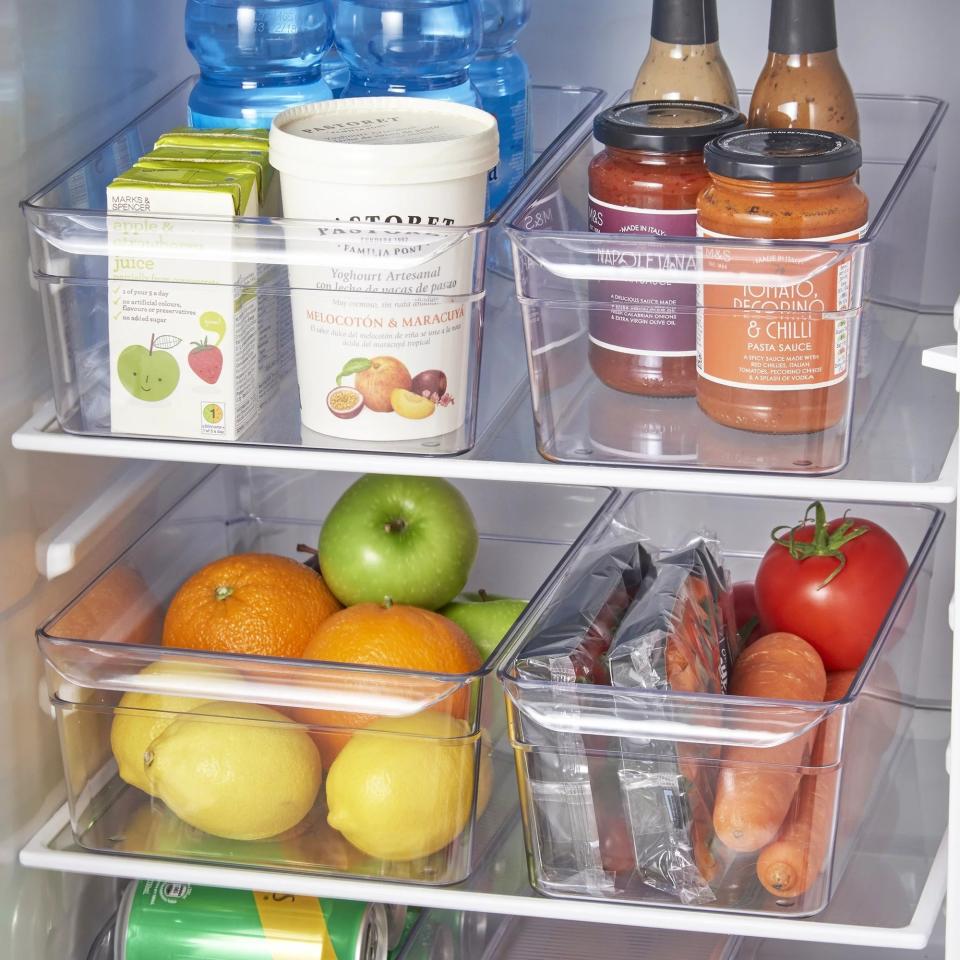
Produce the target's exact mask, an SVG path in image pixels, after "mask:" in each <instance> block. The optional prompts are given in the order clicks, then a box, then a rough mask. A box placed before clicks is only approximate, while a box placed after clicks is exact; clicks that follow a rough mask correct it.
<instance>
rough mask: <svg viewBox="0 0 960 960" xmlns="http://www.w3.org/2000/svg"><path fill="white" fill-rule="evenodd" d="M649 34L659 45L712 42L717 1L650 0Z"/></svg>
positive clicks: (713, 40)
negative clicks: (651, 3) (651, 20)
mask: <svg viewBox="0 0 960 960" xmlns="http://www.w3.org/2000/svg"><path fill="white" fill-rule="evenodd" d="M650 35H651V36H652V37H653V39H654V40H659V41H661V42H662V43H682V44H686V45H688V46H696V45H698V44H701V43H716V42H717V40H718V39H719V38H720V31H719V29H718V27H717V0H653V22H652V23H651V25H650Z"/></svg>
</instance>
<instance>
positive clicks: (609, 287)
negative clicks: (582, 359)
mask: <svg viewBox="0 0 960 960" xmlns="http://www.w3.org/2000/svg"><path fill="white" fill-rule="evenodd" d="M589 201H590V209H589V215H590V232H591V233H611V234H623V235H627V234H642V235H645V236H650V237H694V236H696V227H697V212H696V210H646V209H642V208H640V207H623V206H618V205H616V204H612V203H606V202H605V201H603V200H597V198H596V197H593V196H591V197H589ZM597 261H598V263H599V264H600V265H602V266H608V267H614V268H615V267H625V268H630V267H633V268H637V267H642V268H644V269H651V270H670V271H671V272H674V271H677V270H691V271H692V270H695V269H696V258H695V257H694V256H693V255H692V253H690V252H689V251H688V250H678V251H677V252H676V253H675V254H674V253H669V252H665V251H663V250H662V249H661V248H656V249H649V250H644V249H643V248H642V247H638V248H637V249H631V250H630V251H629V252H628V251H626V250H625V249H624V248H622V247H611V248H609V249H603V248H601V249H600V251H599V253H598V254H597ZM590 299H591V300H593V301H594V302H597V303H603V304H607V303H609V305H610V309H609V312H607V311H606V310H603V309H600V310H597V309H594V310H593V311H592V314H591V318H590V339H591V340H592V341H593V342H594V343H595V344H598V345H599V346H602V347H605V348H607V349H608V350H616V351H618V352H619V353H633V354H646V355H652V356H663V357H692V356H693V355H694V354H695V353H696V307H697V291H696V286H695V285H694V284H693V283H689V284H688V283H656V282H654V283H636V282H633V281H622V280H597V281H594V282H593V283H592V284H591V292H590Z"/></svg>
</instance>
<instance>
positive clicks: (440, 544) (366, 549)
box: [317, 474, 478, 610]
mask: <svg viewBox="0 0 960 960" xmlns="http://www.w3.org/2000/svg"><path fill="white" fill-rule="evenodd" d="M477 543H478V538H477V526H476V523H475V522H474V519H473V513H472V512H471V511H470V506H469V504H468V503H467V501H466V500H465V499H464V498H463V494H461V493H460V491H459V490H457V488H456V487H454V486H453V485H452V484H450V483H447V481H446V480H439V479H434V478H430V477H393V476H375V475H373V474H369V475H367V476H365V477H361V478H360V479H359V480H358V481H357V482H356V483H354V484H353V485H352V486H351V487H350V488H349V489H348V490H347V491H346V492H345V493H344V494H343V496H342V497H340V499H339V500H338V501H337V502H336V503H335V504H334V506H333V509H332V510H331V511H330V514H329V516H328V517H327V519H326V522H325V523H324V525H323V529H322V530H321V531H320V543H319V545H318V551H317V552H318V554H319V560H320V571H321V573H322V574H323V579H324V580H325V581H326V583H327V586H328V587H329V588H330V589H331V590H332V591H333V593H334V595H335V596H336V598H337V599H338V600H339V601H340V602H341V603H342V604H344V605H346V606H351V605H352V604H355V603H366V602H370V603H382V602H383V599H384V597H390V598H391V599H392V600H393V602H394V603H405V604H410V605H411V606H415V607H424V608H426V609H427V610H436V609H437V608H438V607H442V606H443V605H444V604H445V603H448V602H449V601H450V600H452V599H453V598H454V597H455V596H456V595H457V594H458V593H459V592H460V591H461V590H462V589H463V586H464V584H465V583H466V582H467V577H468V576H469V575H470V568H471V567H472V566H473V561H474V558H475V557H476V555H477Z"/></svg>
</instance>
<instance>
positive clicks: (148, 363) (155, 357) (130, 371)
mask: <svg viewBox="0 0 960 960" xmlns="http://www.w3.org/2000/svg"><path fill="white" fill-rule="evenodd" d="M117 376H118V377H119V378H120V382H121V383H122V384H123V386H124V387H125V388H126V390H127V392H128V393H129V394H130V395H131V396H133V397H136V398H137V399H138V400H147V401H149V402H151V403H156V402H157V401H158V400H166V399H167V397H169V396H170V394H171V393H173V391H174V390H176V389H177V384H178V383H179V382H180V364H178V363H177V361H176V358H175V357H174V356H173V354H172V353H167V351H166V350H156V349H154V350H148V349H147V348H146V347H143V346H140V344H134V345H133V346H129V347H125V348H124V349H123V350H122V351H121V352H120V356H119V357H118V358H117Z"/></svg>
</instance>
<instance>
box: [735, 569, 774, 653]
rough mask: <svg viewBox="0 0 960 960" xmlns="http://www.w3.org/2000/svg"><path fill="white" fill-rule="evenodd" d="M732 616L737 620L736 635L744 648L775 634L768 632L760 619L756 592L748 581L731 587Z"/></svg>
mask: <svg viewBox="0 0 960 960" xmlns="http://www.w3.org/2000/svg"><path fill="white" fill-rule="evenodd" d="M733 614H734V616H735V617H736V620H737V633H739V634H740V639H741V640H742V641H743V643H744V646H746V645H747V644H748V643H753V641H754V640H759V639H760V638H761V637H765V636H766V635H767V634H768V633H774V632H775V631H773V630H768V629H767V626H766V624H765V623H764V622H763V620H761V619H760V610H759V609H758V608H757V596H756V591H755V590H754V588H753V584H752V583H750V581H749V580H741V581H740V582H739V583H735V584H734V585H733Z"/></svg>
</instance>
